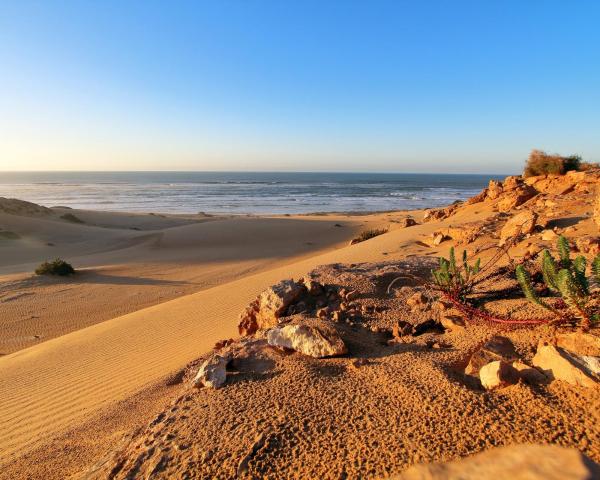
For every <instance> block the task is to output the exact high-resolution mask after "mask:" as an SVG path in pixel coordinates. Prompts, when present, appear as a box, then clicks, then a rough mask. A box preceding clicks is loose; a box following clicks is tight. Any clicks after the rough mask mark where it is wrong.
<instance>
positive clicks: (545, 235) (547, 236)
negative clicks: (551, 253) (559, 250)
mask: <svg viewBox="0 0 600 480" xmlns="http://www.w3.org/2000/svg"><path fill="white" fill-rule="evenodd" d="M557 238H558V235H557V234H556V232H555V231H554V230H544V231H543V232H542V240H543V241H544V242H553V241H554V240H556V239H557Z"/></svg>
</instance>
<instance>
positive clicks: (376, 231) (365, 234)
mask: <svg viewBox="0 0 600 480" xmlns="http://www.w3.org/2000/svg"><path fill="white" fill-rule="evenodd" d="M384 233H387V228H371V229H369V230H364V231H362V232H360V234H359V235H358V237H356V238H354V239H353V240H352V242H351V243H352V245H354V244H355V243H360V242H364V241H365V240H369V239H370V238H373V237H378V236H379V235H383V234H384Z"/></svg>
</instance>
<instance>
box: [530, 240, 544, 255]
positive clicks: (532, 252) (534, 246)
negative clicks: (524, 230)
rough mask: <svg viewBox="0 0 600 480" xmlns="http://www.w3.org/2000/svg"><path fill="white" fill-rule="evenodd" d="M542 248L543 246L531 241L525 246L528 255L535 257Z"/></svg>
mask: <svg viewBox="0 0 600 480" xmlns="http://www.w3.org/2000/svg"><path fill="white" fill-rule="evenodd" d="M542 250H543V247H542V246H541V245H538V244H535V243H532V244H531V245H529V247H527V255H529V256H530V257H535V256H536V255H537V254H538V253H540V252H541V251H542Z"/></svg>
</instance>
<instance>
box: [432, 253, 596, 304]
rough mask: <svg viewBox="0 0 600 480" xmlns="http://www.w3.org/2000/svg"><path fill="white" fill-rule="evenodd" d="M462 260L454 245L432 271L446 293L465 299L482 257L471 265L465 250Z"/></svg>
mask: <svg viewBox="0 0 600 480" xmlns="http://www.w3.org/2000/svg"><path fill="white" fill-rule="evenodd" d="M461 260H462V261H461V262H460V263H459V262H457V261H456V255H455V252H454V247H451V248H450V253H449V255H448V258H447V259H446V258H444V257H440V266H439V267H438V268H437V269H435V270H432V271H431V275H432V277H433V282H434V284H435V285H436V286H437V287H438V288H439V289H440V290H442V291H443V292H444V293H446V294H448V295H450V296H453V297H456V298H457V299H461V300H464V299H465V297H466V296H467V295H468V294H469V293H471V290H472V288H473V279H474V278H475V276H476V275H477V274H478V273H479V271H480V269H481V259H479V258H478V259H477V260H476V261H475V263H474V264H473V265H469V262H468V259H467V251H466V250H463V253H462V259H461ZM599 265H600V264H599Z"/></svg>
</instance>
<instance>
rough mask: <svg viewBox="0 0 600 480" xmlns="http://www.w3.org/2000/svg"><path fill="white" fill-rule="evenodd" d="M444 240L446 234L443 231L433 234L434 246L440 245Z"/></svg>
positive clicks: (432, 241)
mask: <svg viewBox="0 0 600 480" xmlns="http://www.w3.org/2000/svg"><path fill="white" fill-rule="evenodd" d="M444 240H446V235H444V234H443V233H441V232H436V233H434V234H433V235H432V236H431V243H432V244H433V245H434V246H438V245H439V244H440V243H442V242H443V241H444Z"/></svg>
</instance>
